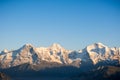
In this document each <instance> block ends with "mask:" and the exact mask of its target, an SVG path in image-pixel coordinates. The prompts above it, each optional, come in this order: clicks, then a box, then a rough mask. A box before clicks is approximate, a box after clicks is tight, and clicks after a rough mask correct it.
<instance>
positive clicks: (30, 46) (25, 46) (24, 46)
mask: <svg viewBox="0 0 120 80" xmlns="http://www.w3.org/2000/svg"><path fill="white" fill-rule="evenodd" d="M32 47H34V46H33V45H32V44H25V45H23V47H22V48H21V49H25V48H32Z"/></svg>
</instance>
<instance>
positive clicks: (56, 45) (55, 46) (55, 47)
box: [49, 43, 64, 51]
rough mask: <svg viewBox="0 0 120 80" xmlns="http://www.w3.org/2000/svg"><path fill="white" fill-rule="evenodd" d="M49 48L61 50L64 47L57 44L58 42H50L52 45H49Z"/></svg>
mask: <svg viewBox="0 0 120 80" xmlns="http://www.w3.org/2000/svg"><path fill="white" fill-rule="evenodd" d="M49 49H51V50H57V51H59V50H62V49H64V48H63V47H62V46H61V45H59V44H57V43H54V44H52V45H51V46H50V47H49Z"/></svg>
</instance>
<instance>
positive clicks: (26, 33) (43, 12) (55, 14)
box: [0, 0, 120, 51]
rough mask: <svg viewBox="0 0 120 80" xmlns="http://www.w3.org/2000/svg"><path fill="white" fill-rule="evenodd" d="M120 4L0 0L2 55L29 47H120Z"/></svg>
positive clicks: (108, 0) (89, 0)
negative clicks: (54, 45) (95, 44)
mask: <svg viewBox="0 0 120 80" xmlns="http://www.w3.org/2000/svg"><path fill="white" fill-rule="evenodd" d="M119 30H120V1H119V0H24V1H23V0H0V51H2V50H3V49H8V50H11V49H18V48H20V47H21V46H23V45H24V44H26V43H31V44H33V45H35V46H38V47H39V46H41V47H42V46H43V47H47V46H50V45H52V44H53V43H59V44H60V45H62V46H63V47H64V48H66V49H72V50H79V49H83V48H84V47H86V46H87V45H89V44H93V43H96V42H101V43H103V44H105V45H107V46H109V47H115V46H116V47H120V33H119Z"/></svg>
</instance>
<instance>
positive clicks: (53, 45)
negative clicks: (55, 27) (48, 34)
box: [51, 43, 61, 47]
mask: <svg viewBox="0 0 120 80" xmlns="http://www.w3.org/2000/svg"><path fill="white" fill-rule="evenodd" d="M51 46H52V47H61V45H60V44H58V43H53V44H52V45H51Z"/></svg>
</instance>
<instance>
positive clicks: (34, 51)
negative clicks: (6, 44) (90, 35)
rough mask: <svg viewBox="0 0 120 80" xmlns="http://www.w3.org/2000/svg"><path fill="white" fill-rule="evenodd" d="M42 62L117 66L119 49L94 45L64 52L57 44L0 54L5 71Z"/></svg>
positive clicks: (27, 47)
mask: <svg viewBox="0 0 120 80" xmlns="http://www.w3.org/2000/svg"><path fill="white" fill-rule="evenodd" d="M43 62H47V63H58V64H62V65H73V66H77V67H83V66H87V65H91V67H92V65H96V64H98V63H101V64H99V65H103V64H104V65H105V64H107V65H109V64H114V65H119V64H120V48H109V47H107V46H105V45H103V44H102V43H94V44H92V45H89V46H87V47H86V48H84V49H82V50H79V51H71V50H66V49H64V48H63V47H61V46H60V45H59V44H53V45H51V46H50V47H47V48H45V47H39V48H36V47H34V46H33V45H31V44H25V45H24V46H22V47H21V48H19V49H18V50H13V51H8V50H4V51H2V52H1V53H0V68H1V69H6V68H10V67H14V66H18V65H22V64H30V65H36V66H37V65H40V64H42V63H43Z"/></svg>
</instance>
